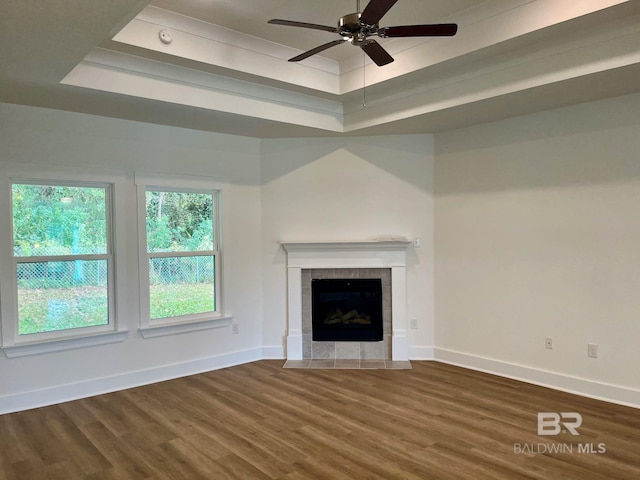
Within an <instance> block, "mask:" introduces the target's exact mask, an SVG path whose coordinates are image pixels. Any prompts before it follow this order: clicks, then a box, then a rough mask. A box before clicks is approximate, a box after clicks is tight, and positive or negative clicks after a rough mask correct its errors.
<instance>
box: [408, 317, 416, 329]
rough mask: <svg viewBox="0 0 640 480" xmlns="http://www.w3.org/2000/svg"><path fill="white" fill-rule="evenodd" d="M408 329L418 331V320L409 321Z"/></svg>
mask: <svg viewBox="0 0 640 480" xmlns="http://www.w3.org/2000/svg"><path fill="white" fill-rule="evenodd" d="M409 327H411V329H413V330H417V329H418V319H417V318H411V319H409Z"/></svg>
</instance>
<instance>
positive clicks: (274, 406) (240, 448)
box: [0, 361, 640, 480]
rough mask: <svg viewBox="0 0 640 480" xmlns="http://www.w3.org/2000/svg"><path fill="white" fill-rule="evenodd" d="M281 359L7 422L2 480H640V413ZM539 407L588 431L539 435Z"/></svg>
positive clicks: (457, 376) (526, 389)
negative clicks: (292, 364) (573, 415)
mask: <svg viewBox="0 0 640 480" xmlns="http://www.w3.org/2000/svg"><path fill="white" fill-rule="evenodd" d="M283 363H284V362H282V361H261V362H256V363H252V364H247V365H241V366H237V367H233V368H228V369H224V370H218V371H214V372H210V373H206V374H201V375H195V376H191V377H187V378H182V379H178V380H172V381H168V382H163V383H159V384H155V385H149V386H145V387H140V388H135V389H131V390H126V391H122V392H117V393H112V394H108V395H100V396H97V397H93V398H88V399H84V400H78V401H74V402H69V403H64V404H61V405H55V406H51V407H45V408H39V409H35V410H30V411H26V412H19V413H15V414H9V415H3V416H0V479H2V480H5V479H6V480H13V479H29V480H35V479H64V480H75V479H92V480H97V479H126V480H131V479H158V480H160V479H189V480H191V479H207V480H222V479H242V480H252V479H260V480H262V479H282V480H302V479H314V480H315V479H327V480H339V479H351V480H363V479H379V480H389V479H401V480H425V479H474V480H477V479H485V478H487V479H488V478H491V479H511V478H514V479H520V478H523V479H526V478H534V479H554V480H555V479H561V478H562V479H580V480H588V479H603V480H605V479H606V480H613V479H616V480H617V479H634V480H637V479H639V478H640V410H637V409H633V408H628V407H622V406H617V405H613V404H609V403H605V402H600V401H596V400H591V399H587V398H582V397H579V396H574V395H570V394H565V393H562V392H557V391H554V390H549V389H545V388H542V387H537V386H533V385H529V384H525V383H520V382H517V381H513V380H508V379H504V378H500V377H495V376H492V375H487V374H482V373H478V372H473V371H469V370H465V369H462V368H457V367H452V366H449V365H444V364H439V363H435V362H412V363H413V367H414V369H413V370H313V369H282V368H281V367H282V364H283ZM540 411H545V412H578V413H580V414H581V415H582V417H583V424H582V426H581V427H580V428H579V429H578V431H579V433H580V435H579V436H574V435H571V434H570V433H561V434H560V435H557V436H538V434H537V413H538V412H540ZM518 445H519V447H518ZM526 445H528V448H527V447H526ZM554 445H555V447H553V446H554ZM585 445H586V446H585ZM591 446H593V448H591ZM551 448H555V449H556V452H555V453H552V452H548V451H546V452H545V450H549V449H551ZM598 448H604V449H605V450H606V451H605V452H604V453H593V452H597V451H598ZM585 449H587V450H586V451H585Z"/></svg>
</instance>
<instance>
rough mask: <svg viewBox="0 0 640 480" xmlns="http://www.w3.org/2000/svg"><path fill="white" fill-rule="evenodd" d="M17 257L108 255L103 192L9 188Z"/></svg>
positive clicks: (22, 187) (88, 189)
mask: <svg viewBox="0 0 640 480" xmlns="http://www.w3.org/2000/svg"><path fill="white" fill-rule="evenodd" d="M12 203H13V244H14V252H15V255H16V256H18V257H23V256H42V255H87V254H102V253H107V213H106V189H105V188H96V187H66V186H53V185H23V184H14V185H12Z"/></svg>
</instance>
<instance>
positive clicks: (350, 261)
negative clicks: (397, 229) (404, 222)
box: [282, 239, 411, 361]
mask: <svg viewBox="0 0 640 480" xmlns="http://www.w3.org/2000/svg"><path fill="white" fill-rule="evenodd" d="M410 244H411V242H409V241H406V240H395V239H394V240H380V241H377V240H375V241H364V242H282V246H283V247H284V249H285V250H286V252H287V318H288V325H287V339H286V348H287V360H303V359H305V358H308V359H312V358H326V357H328V355H325V354H326V353H327V350H328V351H329V353H330V352H333V354H332V355H333V356H332V357H330V358H352V357H351V356H350V355H344V354H345V351H346V350H349V347H351V346H353V347H354V348H355V345H352V344H354V343H355V344H357V346H358V350H359V354H360V357H359V358H389V357H391V360H393V361H407V360H409V341H408V338H407V327H408V319H407V310H406V302H407V296H406V295H407V277H406V268H407V255H406V249H407V247H408V246H409V245H410ZM379 269H382V270H386V271H387V272H388V277H387V278H388V280H387V281H386V282H385V280H384V278H383V281H382V282H383V287H382V288H383V296H382V297H383V322H382V323H383V331H384V332H383V341H382V342H380V341H377V342H376V341H368V342H357V341H354V342H335V341H334V342H325V341H320V342H314V341H312V325H311V314H312V312H311V281H312V279H314V278H321V279H326V278H340V277H342V278H345V277H346V276H347V275H346V273H347V272H350V273H351V274H349V275H348V277H349V278H363V279H369V278H376V277H377V275H372V273H373V272H374V271H375V270H379ZM336 271H339V272H343V273H345V277H343V276H342V275H336V274H335V272H336ZM314 272H317V273H315V274H314ZM324 274H326V276H325V275H324ZM386 275H387V274H385V275H384V276H386ZM381 277H382V276H380V277H378V278H381ZM385 284H386V285H387V286H385ZM385 289H386V290H385ZM306 298H308V299H309V300H308V303H306V302H307V300H305V299H306ZM385 298H387V299H388V300H386V301H385ZM385 303H386V305H385ZM307 305H308V306H307ZM307 308H308V319H309V324H308V327H307V323H306V320H303V318H304V319H306V318H307V313H306V312H307ZM307 328H308V330H307ZM346 353H350V352H346Z"/></svg>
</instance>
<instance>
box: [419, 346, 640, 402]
mask: <svg viewBox="0 0 640 480" xmlns="http://www.w3.org/2000/svg"><path fill="white" fill-rule="evenodd" d="M416 360H417V359H416ZM435 360H436V361H438V362H442V363H448V364H451V365H456V366H459V367H464V368H469V369H471V370H477V371H480V372H485V373H491V374H494V375H499V376H501V377H506V378H512V379H514V380H520V381H522V382H527V383H531V384H534V385H540V386H542V387H548V388H553V389H555V390H561V391H563V392H568V393H574V394H576V395H582V396H584V397H589V398H594V399H597V400H604V401H606V402H611V403H617V404H619V405H625V406H627V407H633V408H640V390H636V389H632V388H627V387H621V386H617V385H609V384H606V383H601V382H596V381H593V380H587V379H585V378H579V377H572V376H570V375H564V374H561V373H556V372H550V371H547V370H540V369H537V368H532V367H527V366H524V365H516V364H512V363H507V362H503V361H500V360H495V359H493V358H487V357H480V356H477V355H470V354H468V353H462V352H456V351H454V350H447V349H445V348H435Z"/></svg>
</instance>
